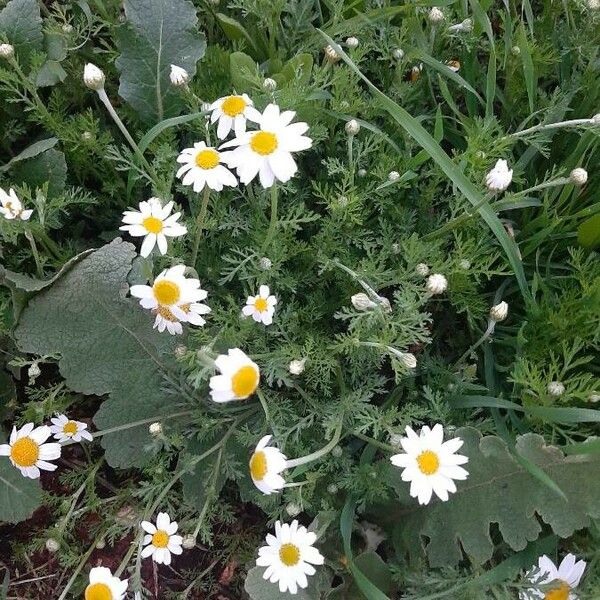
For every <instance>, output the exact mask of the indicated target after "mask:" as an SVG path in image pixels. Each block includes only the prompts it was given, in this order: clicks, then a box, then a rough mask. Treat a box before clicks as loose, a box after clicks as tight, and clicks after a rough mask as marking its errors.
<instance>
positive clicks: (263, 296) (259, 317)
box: [242, 285, 277, 325]
mask: <svg viewBox="0 0 600 600" xmlns="http://www.w3.org/2000/svg"><path fill="white" fill-rule="evenodd" d="M270 294H271V292H270V290H269V286H268V285H261V286H260V288H259V289H258V296H248V300H246V306H244V308H242V313H243V314H244V315H245V316H247V317H249V316H251V315H252V318H253V319H254V320H255V321H256V322H257V323H262V324H263V325H270V324H271V323H272V322H273V313H274V312H275V305H276V304H277V298H276V297H275V296H272V295H270Z"/></svg>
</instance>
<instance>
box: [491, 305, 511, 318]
mask: <svg viewBox="0 0 600 600" xmlns="http://www.w3.org/2000/svg"><path fill="white" fill-rule="evenodd" d="M507 315H508V303H506V302H500V303H499V304H496V305H495V306H492V308H490V319H492V321H496V322H499V321H504V319H506V316H507Z"/></svg>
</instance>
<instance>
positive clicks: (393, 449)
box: [352, 431, 398, 454]
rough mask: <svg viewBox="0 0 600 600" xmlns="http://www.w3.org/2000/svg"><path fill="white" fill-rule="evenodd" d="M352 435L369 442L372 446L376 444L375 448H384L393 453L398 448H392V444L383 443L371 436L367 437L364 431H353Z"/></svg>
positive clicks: (396, 451) (395, 452)
mask: <svg viewBox="0 0 600 600" xmlns="http://www.w3.org/2000/svg"><path fill="white" fill-rule="evenodd" d="M352 435H353V436H354V437H357V438H358V439H359V440H362V441H363V442H367V443H368V444H371V445H372V446H376V447H377V448H380V449H381V450H385V451H386V452H393V453H394V454H397V453H398V448H394V446H392V445H391V444H385V443H384V442H380V441H378V440H376V439H374V438H372V437H369V436H368V435H364V433H360V432H358V431H353V432H352Z"/></svg>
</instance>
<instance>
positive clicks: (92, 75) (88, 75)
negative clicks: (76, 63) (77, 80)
mask: <svg viewBox="0 0 600 600" xmlns="http://www.w3.org/2000/svg"><path fill="white" fill-rule="evenodd" d="M105 80H106V78H105V77H104V72H103V71H102V69H99V68H98V67H97V66H96V65H93V64H92V63H87V64H86V65H85V67H84V69H83V83H85V85H87V87H89V88H90V90H94V91H96V92H97V91H99V90H101V89H102V88H104V82H105Z"/></svg>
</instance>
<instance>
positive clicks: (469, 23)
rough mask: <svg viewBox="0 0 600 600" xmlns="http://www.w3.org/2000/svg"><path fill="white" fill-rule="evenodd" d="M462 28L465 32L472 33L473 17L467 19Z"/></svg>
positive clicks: (461, 25)
mask: <svg viewBox="0 0 600 600" xmlns="http://www.w3.org/2000/svg"><path fill="white" fill-rule="evenodd" d="M460 28H461V30H462V31H464V32H465V33H470V32H471V31H473V21H472V20H471V19H465V20H464V21H463V22H462V23H461V24H460Z"/></svg>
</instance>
